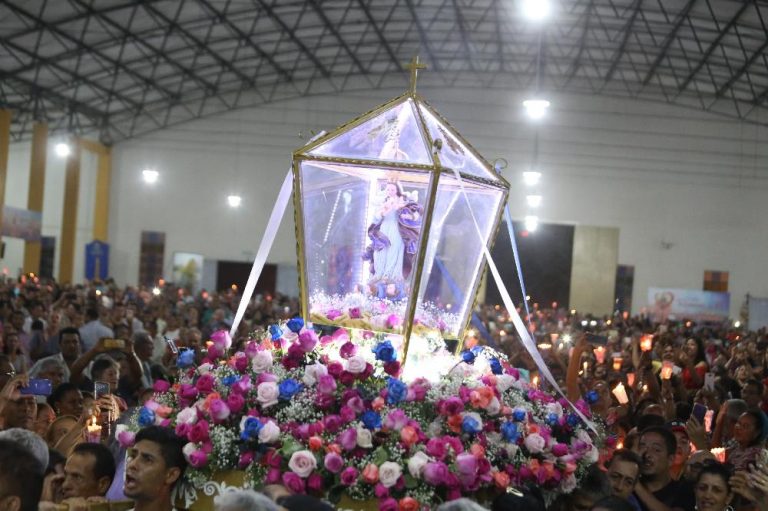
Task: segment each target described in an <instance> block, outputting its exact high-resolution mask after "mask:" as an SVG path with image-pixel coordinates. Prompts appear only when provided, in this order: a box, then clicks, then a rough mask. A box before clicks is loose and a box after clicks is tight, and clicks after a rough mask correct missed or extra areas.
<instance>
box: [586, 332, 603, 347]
mask: <svg viewBox="0 0 768 511" xmlns="http://www.w3.org/2000/svg"><path fill="white" fill-rule="evenodd" d="M584 335H586V337H587V342H588V343H590V344H594V345H595V346H605V345H607V344H608V338H607V337H606V336H604V335H596V334H590V333H589V332H587V333H586V334H584Z"/></svg>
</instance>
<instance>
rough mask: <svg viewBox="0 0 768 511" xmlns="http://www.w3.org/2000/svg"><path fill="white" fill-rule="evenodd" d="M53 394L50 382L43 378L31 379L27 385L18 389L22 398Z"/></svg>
mask: <svg viewBox="0 0 768 511" xmlns="http://www.w3.org/2000/svg"><path fill="white" fill-rule="evenodd" d="M51 392H53V385H52V384H51V380H46V379H45V378H31V379H30V380H29V385H28V386H26V387H22V388H20V389H19V393H21V394H22V395H24V396H50V395H51Z"/></svg>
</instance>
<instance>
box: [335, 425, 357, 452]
mask: <svg viewBox="0 0 768 511" xmlns="http://www.w3.org/2000/svg"><path fill="white" fill-rule="evenodd" d="M337 442H338V443H339V445H341V447H342V449H344V450H345V451H351V450H352V449H354V448H355V447H357V430H356V429H355V428H349V429H346V430H344V431H342V432H341V434H339V437H338V439H337Z"/></svg>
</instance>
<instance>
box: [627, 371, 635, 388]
mask: <svg viewBox="0 0 768 511" xmlns="http://www.w3.org/2000/svg"><path fill="white" fill-rule="evenodd" d="M627 385H629V386H630V387H634V386H635V373H627Z"/></svg>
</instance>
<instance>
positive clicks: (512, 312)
mask: <svg viewBox="0 0 768 511" xmlns="http://www.w3.org/2000/svg"><path fill="white" fill-rule="evenodd" d="M453 174H454V176H455V177H456V180H457V181H458V182H459V187H460V188H461V195H462V196H463V197H464V202H466V203H467V209H468V210H469V216H470V217H472V222H473V223H474V225H475V232H477V237H478V240H479V241H480V246H481V247H483V254H484V255H485V260H486V261H487V262H488V268H490V270H491V275H493V280H494V281H495V282H496V287H497V288H498V289H499V293H501V301H502V302H504V307H506V308H507V311H508V312H509V316H510V318H511V319H512V324H513V325H514V326H515V330H517V333H518V335H519V336H520V339H521V340H522V341H523V346H524V347H525V349H526V350H527V351H528V353H530V355H531V358H533V361H534V362H535V363H536V367H538V369H539V373H541V374H542V375H543V376H544V378H545V379H546V380H547V381H548V382H549V383H550V384H551V385H552V387H553V388H554V389H555V391H557V393H558V394H560V395H561V396H563V398H564V399H565V400H566V401H567V402H568V404H569V405H571V408H573V410H574V411H575V412H576V413H577V414H578V416H579V417H580V418H581V420H583V421H584V423H585V424H586V425H587V427H589V429H591V430H592V431H594V432H595V433H597V429H596V428H595V425H594V424H593V423H592V421H591V420H589V419H588V418H587V417H586V416H585V415H584V414H583V413H581V410H579V409H578V408H576V406H574V404H573V403H571V401H570V400H569V399H568V396H566V395H565V393H564V392H563V391H562V389H561V388H560V385H558V384H557V380H555V377H554V376H552V373H551V372H550V371H549V367H547V364H546V362H544V358H542V356H541V353H539V350H538V348H537V347H536V342H534V340H533V339H532V338H531V335H530V332H528V330H527V329H526V328H525V324H524V323H523V320H522V319H521V318H520V314H518V313H517V308H516V307H515V303H514V302H513V301H512V297H511V296H510V295H509V291H508V290H507V286H505V285H504V282H503V281H502V280H501V275H500V274H499V270H498V268H497V267H496V263H495V262H494V260H493V257H492V256H491V252H490V251H489V250H488V246H487V244H486V240H485V239H484V237H483V232H482V231H481V230H480V224H478V222H477V218H476V217H475V212H474V211H473V210H472V205H471V204H470V202H469V197H468V196H467V190H466V188H464V181H463V180H462V179H461V174H459V172H458V171H457V170H456V169H454V170H453Z"/></svg>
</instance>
